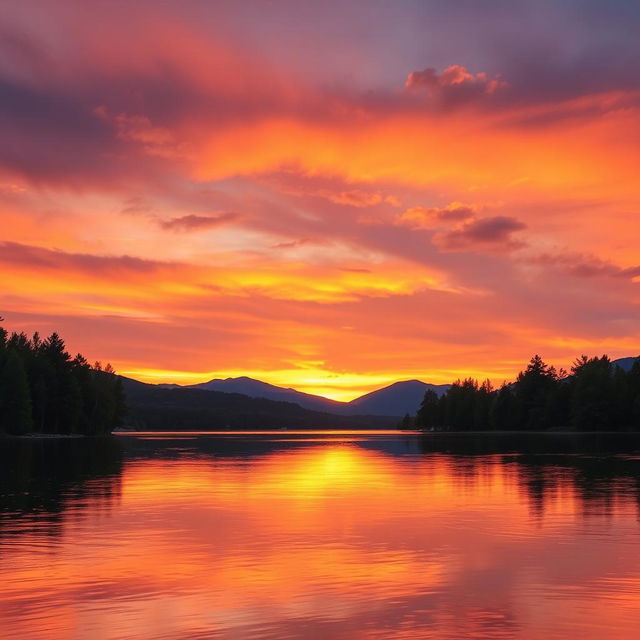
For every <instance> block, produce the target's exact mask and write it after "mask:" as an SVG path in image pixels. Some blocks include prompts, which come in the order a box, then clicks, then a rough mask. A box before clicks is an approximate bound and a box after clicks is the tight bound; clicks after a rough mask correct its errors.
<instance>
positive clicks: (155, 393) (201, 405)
mask: <svg viewBox="0 0 640 640" xmlns="http://www.w3.org/2000/svg"><path fill="white" fill-rule="evenodd" d="M121 379H122V386H123V390H124V393H125V397H126V402H127V407H128V414H127V417H126V424H127V426H130V427H134V428H137V429H149V430H177V431H181V430H191V429H193V430H203V429H277V428H283V427H286V428H290V429H293V428H299V429H305V428H312V429H338V428H345V429H371V428H389V427H395V426H396V425H397V419H396V418H395V417H381V416H362V415H360V416H357V415H354V416H343V415H336V414H333V413H323V412H320V411H310V410H309V409H305V408H303V407H301V406H300V405H298V404H294V403H292V402H282V401H276V400H268V399H265V398H251V397H249V396H246V395H242V394H239V393H225V392H220V391H210V390H206V389H194V388H190V387H166V386H165V385H153V384H145V383H143V382H138V381H137V380H132V379H130V378H125V377H121Z"/></svg>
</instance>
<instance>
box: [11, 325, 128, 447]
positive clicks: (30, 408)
mask: <svg viewBox="0 0 640 640" xmlns="http://www.w3.org/2000/svg"><path fill="white" fill-rule="evenodd" d="M124 413H125V401H124V394H123V391H122V382H121V380H120V378H119V377H118V376H117V375H116V374H115V371H114V370H113V368H112V367H111V366H110V365H106V366H104V367H103V366H102V365H101V364H100V363H99V362H96V363H95V364H93V365H90V364H89V363H88V362H87V360H86V359H85V358H84V357H83V356H81V355H80V354H78V355H76V356H75V357H72V356H71V355H70V354H69V353H68V352H67V350H66V347H65V343H64V341H63V340H62V338H60V336H59V335H58V334H57V333H53V334H51V335H50V336H49V337H48V338H45V339H42V338H41V337H40V336H39V335H38V334H37V333H35V334H34V335H33V336H32V337H31V338H29V337H28V336H27V335H26V334H25V333H12V334H11V335H9V334H8V332H7V331H6V330H5V329H3V328H2V327H0V433H7V434H12V435H22V434H26V433H44V434H47V433H48V434H53V433H56V434H83V435H94V436H97V435H105V434H109V433H111V431H112V430H113V429H114V428H115V427H117V426H118V425H119V424H121V422H122V418H123V416H124Z"/></svg>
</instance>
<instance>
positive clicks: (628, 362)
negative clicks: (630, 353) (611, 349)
mask: <svg viewBox="0 0 640 640" xmlns="http://www.w3.org/2000/svg"><path fill="white" fill-rule="evenodd" d="M638 358H640V356H636V357H635V358H633V357H631V358H618V359H617V360H613V361H612V362H611V364H615V365H617V366H618V367H620V368H621V369H622V370H623V371H629V370H630V369H631V367H633V363H634V362H635V361H636V360H637V359H638Z"/></svg>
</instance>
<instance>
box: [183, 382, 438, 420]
mask: <svg viewBox="0 0 640 640" xmlns="http://www.w3.org/2000/svg"><path fill="white" fill-rule="evenodd" d="M449 386H450V385H448V384H443V385H433V384H428V383H426V382H421V381H420V380H405V381H402V382H395V383H393V384H391V385H389V386H388V387H383V388H382V389H377V390H376V391H372V392H371V393H367V394H365V395H363V396H361V397H359V398H356V399H355V400H351V401H350V402H338V401H336V400H329V399H328V398H324V397H322V396H316V395H313V394H310V393H303V392H301V391H296V390H295V389H291V388H284V387H278V386H276V385H273V384H268V383H266V382H262V381H260V380H255V379H253V378H247V377H245V376H243V377H240V378H225V379H221V378H215V379H213V380H209V382H202V383H200V384H195V385H190V386H189V387H187V388H191V389H203V390H207V391H222V392H224V393H242V394H244V395H246V396H250V397H251V398H267V399H269V400H278V401H284V402H295V403H296V404H299V405H300V406H301V407H303V408H305V409H310V410H312V411H322V412H330V413H335V414H338V415H343V416H352V415H378V416H403V415H405V413H409V414H412V415H413V414H414V413H415V412H416V411H417V410H418V408H419V407H420V403H421V402H422V398H423V397H424V394H425V391H426V390H427V389H433V390H434V391H436V393H438V395H441V394H443V393H444V392H445V391H446V390H447V389H448V388H449Z"/></svg>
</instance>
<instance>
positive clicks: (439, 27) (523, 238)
mask: <svg viewBox="0 0 640 640" xmlns="http://www.w3.org/2000/svg"><path fill="white" fill-rule="evenodd" d="M2 5H3V10H2V13H0V230H1V233H0V315H2V316H4V317H5V318H6V322H5V326H6V327H7V328H8V329H10V330H25V331H27V332H29V333H31V332H33V331H36V330H37V331H40V332H41V333H43V334H46V333H50V332H51V331H54V330H55V331H58V332H59V333H60V334H62V336H63V337H64V338H65V339H66V342H67V345H68V347H69V349H70V350H71V351H73V352H74V353H75V352H77V351H80V352H82V353H83V354H84V355H85V356H86V357H87V358H89V359H90V360H92V361H93V360H102V361H110V362H111V363H112V364H113V365H114V366H115V368H116V369H117V370H118V371H119V372H120V373H122V374H124V375H128V376H131V377H134V378H138V379H141V380H145V381H152V382H182V383H189V382H200V381H203V380H207V379H209V378H212V377H227V376H237V375H250V376H252V377H257V378H260V379H262V380H265V381H267V382H272V383H274V384H281V385H285V386H293V387H295V388H298V389H300V390H303V391H307V392H311V393H320V394H323V395H327V396H330V397H333V398H336V399H350V398H352V397H355V396H358V395H361V394H362V393H365V392H367V391H369V390H371V389H373V388H377V387H380V386H383V385H385V384H388V383H390V382H393V381H396V380H402V379H409V378H419V379H422V380H424V381H427V382H433V383H443V382H450V381H451V380H452V379H455V378H457V377H459V376H460V377H464V376H467V375H473V376H474V377H480V378H484V377H489V378H491V379H492V380H493V381H494V382H496V383H500V382H502V380H504V379H512V378H513V377H514V375H515V374H516V373H517V372H518V370H520V369H521V368H522V367H523V365H524V364H525V363H526V361H527V360H528V359H529V358H530V357H531V355H533V354H534V353H536V352H539V353H541V354H542V355H543V357H545V359H547V360H548V361H551V362H552V363H554V364H556V365H558V366H565V367H567V366H569V365H570V364H571V362H572V360H573V359H574V358H575V356H577V355H579V354H581V353H586V354H589V355H596V354H602V353H608V354H609V355H610V356H611V357H621V356H635V355H638V354H639V353H640V219H639V214H640V179H639V168H640V71H639V67H638V60H639V59H640V31H639V26H638V25H640V3H638V2H634V1H631V0H630V1H622V0H620V1H617V2H615V1H612V2H602V1H599V2H597V1H595V0H593V1H592V0H580V1H577V0H562V1H561V0H557V1H555V2H552V1H549V0H530V1H529V2H527V1H521V2H513V1H507V0H504V1H497V0H496V1H487V2H477V1H471V0H469V1H467V0H457V1H455V2H452V1H451V0H448V1H446V0H442V1H428V0H414V1H410V0H393V1H392V0H386V1H383V0H366V1H365V0H349V1H348V2H347V1H342V2H337V1H332V0H323V1H322V2H319V1H317V2H316V1H304V0H298V1H293V0H291V1H289V0H282V1H278V0H273V1H271V2H266V1H244V2H223V1H220V2H215V1H210V2H205V1H204V0H193V1H190V0H182V1H177V0H176V1H173V2H172V1H162V0H154V1H146V0H136V1H135V2H131V1H125V0H110V1H106V0H105V1H99V0H78V1H72V0H58V1H56V2H51V1H50V0H46V1H42V2H40V1H38V0H28V1H26V2H25V0H4V1H3V3H2Z"/></svg>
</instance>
